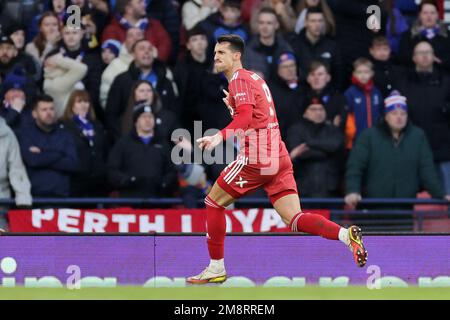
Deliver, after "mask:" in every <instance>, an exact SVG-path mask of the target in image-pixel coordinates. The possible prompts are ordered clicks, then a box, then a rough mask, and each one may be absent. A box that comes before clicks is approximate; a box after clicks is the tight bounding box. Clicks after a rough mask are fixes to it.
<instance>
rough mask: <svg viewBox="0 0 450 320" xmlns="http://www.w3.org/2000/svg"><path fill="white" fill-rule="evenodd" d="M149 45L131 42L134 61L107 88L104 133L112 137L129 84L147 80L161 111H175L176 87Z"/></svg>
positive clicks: (119, 118) (124, 102)
mask: <svg viewBox="0 0 450 320" xmlns="http://www.w3.org/2000/svg"><path fill="white" fill-rule="evenodd" d="M152 51H153V45H152V44H151V43H150V42H149V41H148V40H145V39H142V40H139V41H137V42H136V43H135V45H134V48H133V56H134V58H135V60H134V62H133V63H131V64H130V67H129V68H128V71H125V72H123V73H121V74H120V75H118V76H117V77H116V78H115V79H114V82H113V83H112V85H111V89H110V90H109V94H108V102H107V105H106V113H105V120H106V125H107V128H108V130H110V133H111V134H113V136H114V138H118V137H119V136H120V124H121V121H122V116H123V112H124V111H125V109H126V106H127V103H128V99H129V97H130V92H131V88H132V86H133V84H134V83H135V82H136V81H138V80H147V81H149V82H150V83H151V84H152V86H153V87H154V88H156V92H158V94H159V96H160V97H161V102H162V104H163V106H164V107H165V108H167V109H168V110H172V111H173V112H175V113H177V112H178V107H177V103H178V100H177V99H178V88H177V86H176V84H175V81H174V80H173V75H172V72H171V71H170V69H168V68H167V67H165V66H164V65H163V64H161V63H160V62H158V61H155V60H154V58H153V55H152Z"/></svg>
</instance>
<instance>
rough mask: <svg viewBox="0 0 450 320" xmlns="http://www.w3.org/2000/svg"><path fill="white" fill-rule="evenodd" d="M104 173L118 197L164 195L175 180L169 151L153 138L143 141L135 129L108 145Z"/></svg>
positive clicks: (171, 187) (169, 190) (168, 193)
mask: <svg viewBox="0 0 450 320" xmlns="http://www.w3.org/2000/svg"><path fill="white" fill-rule="evenodd" d="M108 176H109V180H110V182H111V184H112V186H113V187H114V188H115V189H116V190H118V191H119V194H120V196H121V197H156V196H167V195H170V192H171V191H172V189H173V187H174V184H175V182H176V171H175V169H174V165H173V164H172V161H171V159H170V152H169V151H168V150H167V149H165V148H163V146H162V145H160V144H158V143H156V142H155V141H151V142H150V143H149V144H148V145H146V144H144V143H143V142H142V141H141V139H140V138H139V137H138V135H137V133H136V132H135V131H134V132H132V133H130V134H129V135H128V136H125V137H122V138H121V139H120V140H119V141H117V143H116V145H115V146H114V147H113V148H112V150H111V152H110V154H109V157H108Z"/></svg>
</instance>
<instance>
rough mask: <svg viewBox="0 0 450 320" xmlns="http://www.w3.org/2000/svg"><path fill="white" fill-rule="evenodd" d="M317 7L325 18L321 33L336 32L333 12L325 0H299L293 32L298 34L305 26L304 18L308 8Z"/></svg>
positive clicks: (330, 34)
mask: <svg viewBox="0 0 450 320" xmlns="http://www.w3.org/2000/svg"><path fill="white" fill-rule="evenodd" d="M311 8H318V9H319V10H320V11H322V12H323V16H324V18H325V24H324V28H323V30H322V34H326V35H328V36H334V34H335V33H336V23H335V22H334V17H333V12H332V11H331V9H330V7H329V6H328V3H327V0H300V1H298V4H297V10H296V11H297V14H298V18H297V22H296V24H295V33H297V34H299V33H300V31H302V30H303V28H304V27H305V18H306V13H307V12H308V9H311Z"/></svg>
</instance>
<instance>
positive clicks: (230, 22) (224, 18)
mask: <svg viewBox="0 0 450 320" xmlns="http://www.w3.org/2000/svg"><path fill="white" fill-rule="evenodd" d="M199 25H200V26H201V27H202V28H203V29H204V30H205V31H206V34H207V35H208V43H209V54H208V55H213V50H214V45H215V44H216V40H217V38H218V37H220V36H222V35H224V34H231V33H233V34H237V35H239V36H240V37H241V38H242V39H243V40H244V41H245V42H247V40H248V39H249V38H250V35H249V32H248V29H247V27H246V26H245V25H244V24H243V22H242V21H241V3H240V1H239V0H223V1H222V5H221V6H220V9H219V11H218V12H216V13H213V14H211V15H209V16H208V18H206V19H205V20H203V21H201V22H199Z"/></svg>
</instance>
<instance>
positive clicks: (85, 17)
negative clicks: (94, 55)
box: [71, 0, 110, 48]
mask: <svg viewBox="0 0 450 320" xmlns="http://www.w3.org/2000/svg"><path fill="white" fill-rule="evenodd" d="M71 3H72V4H74V5H77V6H79V7H80V8H81V24H82V25H84V26H85V30H86V32H85V38H86V39H88V40H89V41H88V42H89V44H90V45H89V48H95V47H96V46H97V45H98V42H99V40H100V39H101V35H102V33H103V30H104V29H105V27H106V25H107V24H108V20H109V14H110V10H109V7H108V3H107V1H106V0H71Z"/></svg>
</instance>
